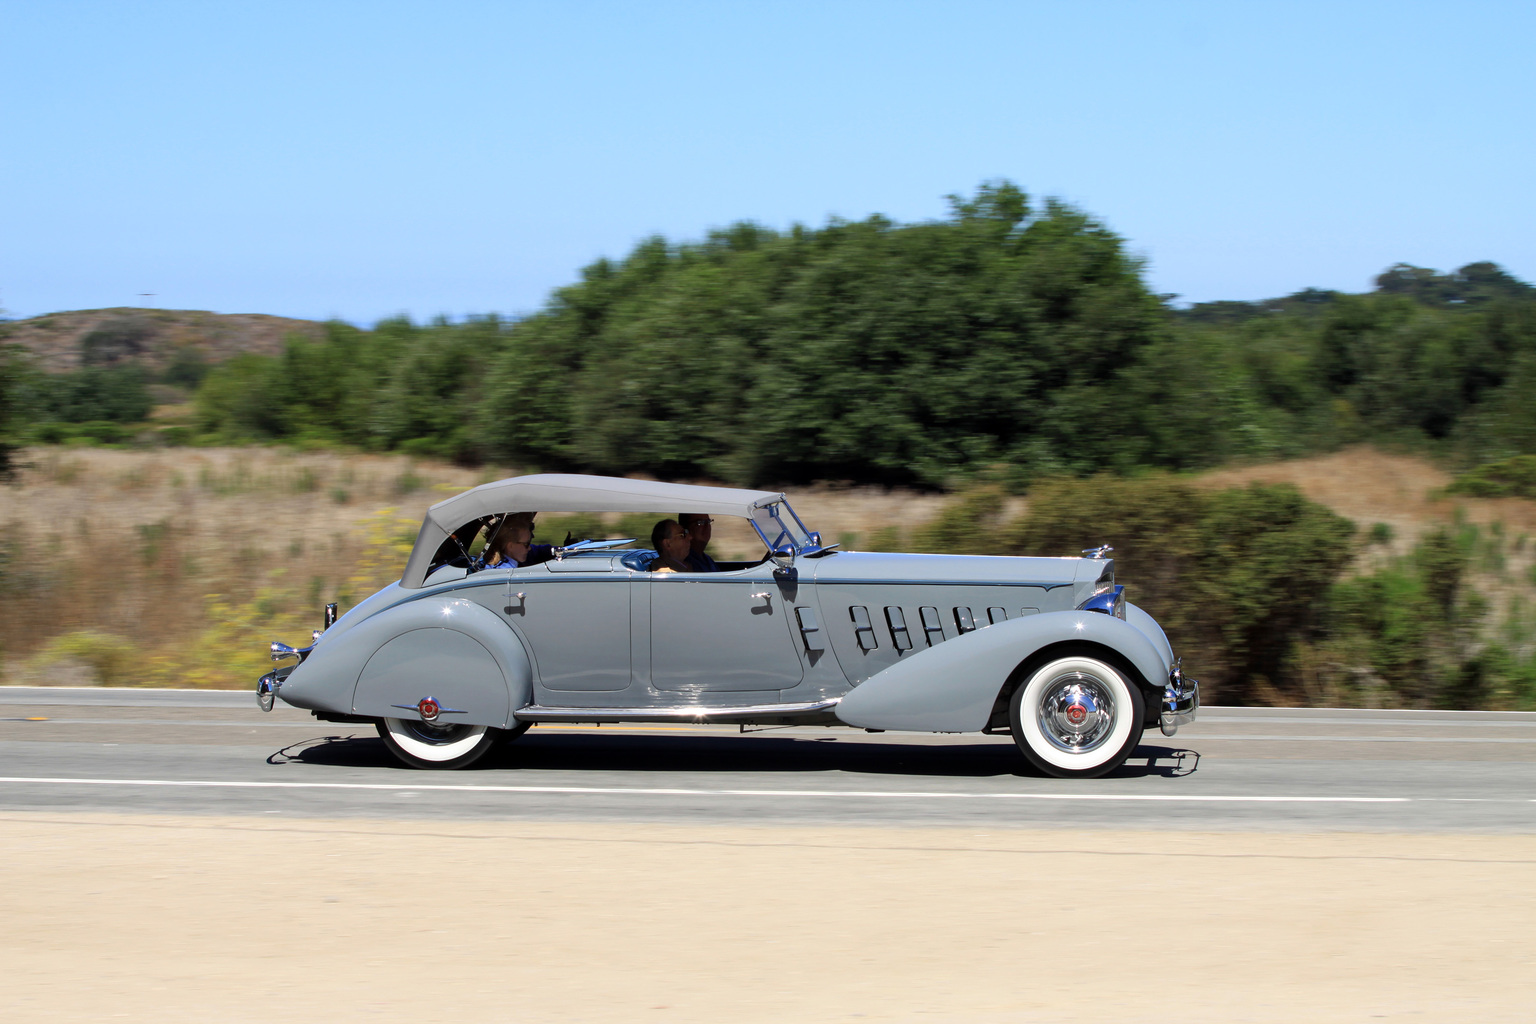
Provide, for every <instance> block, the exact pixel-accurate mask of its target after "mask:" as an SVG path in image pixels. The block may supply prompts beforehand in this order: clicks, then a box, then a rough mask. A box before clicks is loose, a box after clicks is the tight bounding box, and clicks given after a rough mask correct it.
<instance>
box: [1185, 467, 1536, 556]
mask: <svg viewBox="0 0 1536 1024" xmlns="http://www.w3.org/2000/svg"><path fill="white" fill-rule="evenodd" d="M1450 482H1451V476H1450V474H1449V473H1446V472H1445V471H1444V470H1441V469H1439V468H1437V467H1436V466H1434V465H1433V464H1432V463H1430V462H1428V461H1426V460H1424V459H1420V458H1414V457H1412V456H1407V455H1389V454H1387V453H1385V452H1381V451H1378V450H1376V449H1375V448H1371V447H1370V446H1368V445H1359V446H1356V447H1353V448H1346V449H1344V450H1342V451H1338V452H1334V453H1333V454H1331V455H1319V456H1316V457H1314V458H1309V459H1292V460H1290V461H1287V462H1271V463H1266V464H1264V465H1260V466H1244V467H1241V468H1234V469H1219V470H1215V471H1213V472H1210V473H1206V474H1203V475H1202V476H1200V477H1199V478H1197V479H1196V480H1195V483H1196V484H1197V485H1199V486H1201V487H1209V488H1213V489H1216V488H1223V487H1245V486H1247V485H1248V484H1250V483H1266V484H1277V483H1286V484H1291V485H1293V486H1295V487H1296V488H1297V489H1298V490H1299V491H1301V493H1302V494H1304V495H1306V496H1307V497H1308V498H1311V499H1312V500H1313V501H1315V502H1318V503H1319V504H1322V505H1327V506H1328V507H1329V508H1331V509H1333V510H1334V511H1335V512H1337V513H1339V514H1340V515H1343V516H1348V517H1349V518H1350V519H1353V520H1354V521H1355V522H1356V523H1358V524H1360V525H1361V526H1367V527H1368V526H1370V525H1372V524H1373V523H1386V524H1387V525H1388V526H1390V527H1392V530H1393V532H1394V534H1395V535H1396V538H1397V539H1396V547H1397V549H1398V550H1399V551H1400V552H1401V551H1407V550H1409V549H1411V548H1412V547H1413V542H1414V541H1415V540H1417V539H1418V537H1419V536H1420V534H1422V533H1424V531H1426V530H1429V529H1433V528H1434V527H1436V526H1441V525H1445V524H1448V523H1452V522H1454V521H1456V520H1457V519H1458V518H1460V519H1462V520H1464V521H1466V522H1470V523H1476V524H1477V525H1479V526H1492V525H1493V524H1494V523H1502V524H1503V529H1504V531H1505V532H1506V534H1508V535H1509V536H1511V537H1514V536H1518V535H1520V534H1522V533H1524V534H1536V502H1531V501H1526V500H1524V499H1522V498H1469V497H1466V496H1464V495H1453V496H1450V497H1446V496H1445V495H1443V494H1442V493H1440V492H1441V491H1442V490H1443V489H1444V488H1445V486H1446V485H1447V484H1449V483H1450Z"/></svg>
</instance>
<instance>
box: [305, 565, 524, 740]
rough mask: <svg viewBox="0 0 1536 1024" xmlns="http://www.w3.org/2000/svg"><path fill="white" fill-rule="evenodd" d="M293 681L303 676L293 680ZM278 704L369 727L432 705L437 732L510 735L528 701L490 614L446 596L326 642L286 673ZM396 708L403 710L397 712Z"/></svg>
mask: <svg viewBox="0 0 1536 1024" xmlns="http://www.w3.org/2000/svg"><path fill="white" fill-rule="evenodd" d="M301 673H302V674H301ZM289 679H290V680H296V684H295V686H294V687H293V688H292V689H290V688H289V686H288V683H287V681H285V682H284V684H283V690H282V692H281V696H282V698H283V700H285V701H287V702H288V703H290V704H293V705H295V706H296V707H301V708H308V709H310V710H312V711H328V712H332V713H335V714H356V715H364V716H367V717H370V718H414V717H417V714H418V713H417V712H416V711H415V710H413V709H414V708H415V706H416V705H417V704H418V702H420V701H421V699H422V698H424V697H431V698H432V699H433V700H434V701H436V703H437V704H438V706H439V707H440V708H445V709H451V710H452V711H454V712H460V713H456V714H448V713H444V714H443V715H442V716H441V718H439V720H438V721H439V722H440V723H442V724H464V725H489V726H495V727H497V728H509V727H511V726H512V725H513V723H514V721H515V719H514V718H513V717H512V712H513V711H514V710H515V709H517V708H520V707H522V706H523V705H525V704H527V703H529V702H530V701H531V700H532V699H533V668H532V664H531V662H530V661H529V658H528V655H527V653H526V652H525V651H524V650H523V645H522V643H521V642H520V641H519V640H518V638H517V636H516V634H514V633H513V632H512V630H510V629H509V628H507V625H506V623H504V622H502V621H501V620H500V619H499V618H497V617H496V615H495V614H494V613H492V612H490V611H489V610H487V609H485V608H483V607H481V606H480V605H478V604H475V603H474V602H472V601H466V600H463V599H462V598H454V597H452V596H451V595H448V594H443V595H441V596H435V597H427V598H423V599H421V600H417V601H408V602H406V603H404V604H400V605H396V606H395V607H393V608H389V609H386V610H384V611H382V612H380V613H378V614H376V615H373V616H371V617H369V618H368V619H366V620H364V621H363V622H360V623H358V624H357V625H356V626H354V627H352V628H351V629H349V630H347V631H346V632H345V633H343V634H341V635H340V636H337V637H333V638H327V639H326V642H323V643H321V644H320V645H319V646H318V647H316V648H315V650H314V652H313V653H312V654H311V655H310V656H309V658H307V659H306V660H305V662H304V664H302V665H300V666H299V667H298V668H297V669H295V670H294V673H293V675H291V676H289ZM397 704H403V705H407V707H404V708H401V707H396V706H395V705H397Z"/></svg>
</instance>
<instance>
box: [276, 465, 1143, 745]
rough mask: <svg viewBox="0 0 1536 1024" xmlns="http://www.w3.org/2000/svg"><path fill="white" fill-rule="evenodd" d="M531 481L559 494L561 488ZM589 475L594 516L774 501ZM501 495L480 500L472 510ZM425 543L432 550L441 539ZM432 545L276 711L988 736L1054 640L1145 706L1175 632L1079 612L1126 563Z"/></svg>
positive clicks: (316, 649)
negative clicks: (517, 558) (469, 559)
mask: <svg viewBox="0 0 1536 1024" xmlns="http://www.w3.org/2000/svg"><path fill="white" fill-rule="evenodd" d="M524 479H526V480H533V481H535V482H536V483H537V484H538V486H539V487H547V486H549V484H548V483H547V480H548V479H549V478H524ZM594 479H596V480H597V483H595V484H594V485H593V495H594V496H593V497H592V498H591V501H592V503H593V504H594V505H596V504H600V503H601V501H603V500H610V499H607V498H603V497H602V496H603V495H607V494H609V493H619V492H621V491H622V496H623V500H625V501H632V502H643V501H647V500H651V499H650V498H649V496H648V495H649V490H655V491H657V492H658V493H659V494H660V495H663V496H665V498H666V499H667V500H672V499H674V498H677V499H686V500H687V501H688V502H690V503H693V504H696V505H698V506H699V507H704V506H708V505H710V504H711V503H712V502H716V501H718V502H719V503H720V504H721V505H725V504H729V505H730V506H731V507H733V508H734V507H737V506H740V508H739V509H738V511H741V512H742V513H744V514H747V515H752V514H755V512H754V508H753V507H750V506H751V505H752V503H753V502H757V501H760V500H767V499H770V498H773V499H777V498H779V496H778V495H776V494H773V493H771V492H736V491H730V490H722V491H721V493H720V495H719V496H718V497H715V496H712V495H711V493H709V492H711V491H712V489H710V488H689V489H686V490H685V489H675V490H674V489H672V488H671V485H665V486H663V485H646V486H647V488H648V490H647V489H642V488H640V487H639V486H638V485H625V487H623V488H620V487H618V485H616V484H615V482H614V481H612V480H607V479H602V478H594ZM580 481H581V478H572V477H561V478H558V481H557V483H558V484H559V488H560V491H559V493H560V494H561V495H563V496H566V497H564V498H563V499H562V500H564V501H565V502H566V503H569V502H570V500H571V499H570V498H569V495H571V494H573V493H575V491H576V490H579V489H580V487H581V483H580ZM573 489H574V490H573ZM503 490H506V491H507V493H514V492H515V493H517V494H519V495H521V494H524V493H531V492H528V491H527V489H526V488H523V489H522V490H518V489H516V488H513V489H510V490H507V489H503ZM642 491H644V493H642ZM494 493H496V489H495V488H485V489H481V490H480V491H479V492H478V495H479V496H477V497H476V499H475V500H476V501H480V502H482V504H484V503H485V502H487V501H489V500H490V499H489V498H487V497H486V495H489V494H494ZM482 499H483V500H482ZM749 499H750V500H749ZM518 500H519V501H521V500H523V499H522V498H519V499H518ZM614 500H616V499H614ZM486 507H487V508H489V507H490V505H488V504H487V505H486ZM626 507H627V506H626ZM435 508H438V509H440V508H441V506H435ZM515 510H516V509H512V508H508V509H504V510H502V511H515ZM474 511H479V506H478V505H477V506H476V507H475V509H474ZM550 511H559V510H558V509H551V510H550ZM717 511H718V510H717ZM666 512H667V509H666V508H665V507H663V508H662V509H661V510H660V511H659V512H658V515H665V514H666ZM457 514H458V513H455V515H454V516H453V517H450V518H457ZM421 543H422V544H425V545H427V546H430V545H433V544H437V543H440V542H439V541H438V540H437V537H436V534H431V535H430V536H427V537H426V539H425V540H424V541H422V542H421ZM421 553H422V552H421V550H418V551H416V552H413V554H412V558H411V561H410V564H411V565H412V566H413V567H414V568H415V570H416V571H417V572H418V573H419V576H420V583H419V585H418V586H416V587H404V586H402V585H401V584H400V583H394V584H390V585H389V586H387V587H384V588H383V589H382V590H380V591H379V592H378V593H376V594H374V595H372V596H370V597H368V598H367V599H365V600H364V601H363V602H361V603H360V604H358V605H357V606H356V607H354V608H352V609H351V610H350V611H348V612H347V614H345V615H343V616H342V617H341V618H340V619H339V620H338V621H337V622H335V623H334V624H333V625H332V626H331V627H330V628H329V629H328V630H326V631H325V633H324V634H323V635H322V636H321V637H320V639H319V641H318V642H317V643H316V644H315V645H314V646H313V648H312V649H311V650H310V651H309V653H308V655H307V657H306V658H305V660H303V661H302V662H301V663H300V664H299V665H297V666H296V667H295V668H294V669H293V670H292V671H291V672H290V673H288V674H287V675H286V677H285V678H284V679H283V680H282V683H281V689H280V691H279V696H280V697H281V699H282V700H284V701H286V702H287V703H289V704H292V705H294V706H296V707H301V708H308V709H311V710H314V711H317V712H323V713H331V714H350V715H361V716H366V717H375V718H384V717H407V718H409V717H411V716H412V715H413V714H415V712H414V711H413V710H412V709H414V708H415V707H416V705H417V704H418V702H419V701H420V700H421V699H422V698H425V697H431V698H433V699H434V700H435V701H436V702H437V703H438V704H439V705H440V706H441V707H443V708H445V709H448V711H445V713H444V719H443V720H444V721H448V722H460V723H465V724H472V725H488V726H495V727H498V728H507V727H511V726H512V725H514V724H515V723H516V721H517V720H518V719H517V715H518V712H519V711H523V710H526V709H539V713H540V714H544V715H545V720H555V719H556V718H558V717H560V716H562V715H563V716H564V718H565V719H569V720H579V715H580V713H581V711H582V709H584V708H590V709H593V713H594V714H597V713H598V712H601V715H602V716H603V717H602V720H604V721H612V720H616V719H615V716H619V717H620V718H621V717H622V714H623V711H624V709H632V711H633V712H634V715H635V717H636V718H637V719H638V718H642V717H644V716H646V715H650V716H652V717H654V716H656V715H657V714H660V715H663V716H665V715H671V714H677V715H680V716H686V715H687V714H688V713H689V709H690V708H697V709H700V711H701V713H708V714H717V715H724V714H726V713H728V712H729V709H731V708H733V707H734V708H742V709H762V708H774V707H779V706H782V707H784V708H793V709H804V708H808V707H811V706H813V705H814V706H817V707H821V708H823V710H821V711H819V712H817V713H818V714H819V715H821V717H822V719H824V720H827V721H832V719H831V718H830V715H829V714H828V713H827V712H826V710H825V707H826V706H828V704H829V702H837V701H840V703H839V704H837V706H836V711H835V713H836V716H837V720H838V721H841V722H843V723H845V724H848V725H853V726H860V727H864V728H873V729H911V730H922V731H933V732H969V731H976V730H980V729H983V728H985V727H986V726H987V725H988V724H989V720H990V718H991V715H992V713H993V709H994V707H995V706H996V702H997V699H998V697H999V696H1000V694H1001V693H1002V691H1003V689H1004V687H1005V686H1006V685H1007V683H1008V681H1009V679H1010V678H1011V677H1012V676H1013V674H1014V673H1015V672H1016V670H1017V669H1018V668H1019V666H1020V665H1022V664H1023V663H1025V662H1026V661H1027V660H1029V659H1030V658H1031V657H1033V656H1035V655H1036V654H1037V653H1038V652H1040V651H1041V650H1043V649H1044V648H1047V647H1049V646H1051V645H1053V644H1061V643H1067V642H1087V643H1092V644H1097V645H1099V646H1101V647H1103V648H1105V649H1106V650H1110V651H1113V652H1115V653H1117V654H1118V655H1119V656H1120V657H1122V658H1124V659H1125V661H1126V662H1128V663H1129V664H1130V665H1131V666H1134V668H1135V671H1136V673H1137V674H1139V675H1140V677H1141V678H1140V679H1139V680H1137V682H1139V683H1141V685H1143V686H1144V687H1145V688H1146V689H1147V690H1148V691H1149V695H1150V691H1152V690H1153V689H1160V688H1161V687H1162V686H1163V685H1164V684H1165V683H1166V682H1167V679H1168V673H1169V669H1170V666H1171V664H1172V662H1173V652H1172V650H1171V648H1170V646H1169V644H1168V640H1167V637H1166V636H1164V634H1163V631H1162V629H1161V628H1160V627H1159V626H1158V625H1157V623H1156V622H1155V621H1153V619H1152V617H1151V616H1149V615H1148V614H1147V613H1146V612H1144V611H1142V610H1141V609H1140V608H1137V607H1136V606H1134V605H1130V604H1127V605H1126V606H1125V618H1124V619H1121V618H1118V617H1116V616H1115V615H1106V614H1102V613H1099V612H1089V611H1080V610H1078V609H1079V608H1080V606H1081V605H1082V604H1083V602H1084V601H1086V600H1087V599H1088V598H1090V597H1092V596H1093V595H1094V594H1095V592H1096V591H1099V590H1102V589H1103V588H1104V587H1105V586H1106V581H1107V583H1113V572H1114V563H1113V562H1112V561H1111V560H1109V559H1108V558H1104V557H1085V558H1019V557H993V556H963V555H917V554H881V553H868V552H838V551H828V550H827V549H820V548H818V549H815V550H814V551H811V550H809V549H808V552H807V553H803V554H800V555H798V556H795V555H781V556H778V558H777V561H778V562H779V563H781V564H777V565H776V564H775V562H774V561H765V562H763V563H761V564H754V565H743V564H738V565H736V566H735V567H734V568H728V569H726V570H725V571H722V572H718V573H707V574H706V573H701V574H692V573H656V572H650V571H648V569H647V568H646V566H648V565H649V560H650V559H649V556H650V555H651V554H652V553H650V552H644V551H636V550H606V551H604V550H590V551H582V552H579V553H572V554H570V555H567V556H566V557H564V558H562V559H561V560H558V561H551V562H545V563H542V564H539V565H532V566H521V567H517V568H513V569H510V570H507V569H492V570H485V571H481V572H469V573H466V572H465V571H464V570H463V569H462V568H459V569H453V568H451V567H444V568H441V569H431V568H430V565H429V564H428V563H424V562H422V559H421ZM791 562H792V563H793V568H792V569H790V568H787V564H788V563H791ZM530 713H531V712H530ZM798 713H800V712H799V711H789V712H786V714H789V715H793V714H798ZM740 717H741V713H737V714H736V715H735V716H734V717H733V720H734V719H735V718H740ZM778 717H779V716H771V715H768V714H767V713H765V720H768V719H769V718H772V720H778Z"/></svg>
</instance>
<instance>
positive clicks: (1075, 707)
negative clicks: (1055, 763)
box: [1039, 672, 1115, 754]
mask: <svg viewBox="0 0 1536 1024" xmlns="http://www.w3.org/2000/svg"><path fill="white" fill-rule="evenodd" d="M1039 722H1040V732H1041V733H1042V734H1044V736H1045V738H1046V739H1047V740H1049V741H1050V743H1051V745H1052V746H1054V747H1056V748H1057V749H1058V750H1064V751H1066V752H1068V753H1070V754H1082V753H1086V752H1087V751H1090V750H1093V749H1095V748H1096V747H1098V746H1100V745H1101V744H1103V743H1104V741H1105V740H1106V739H1108V738H1109V732H1110V728H1111V727H1112V726H1113V725H1114V722H1115V699H1114V696H1113V695H1112V694H1111V692H1110V689H1109V687H1108V686H1106V685H1104V682H1103V681H1102V680H1100V679H1096V678H1094V677H1093V676H1090V675H1087V674H1085V673H1083V672H1069V673H1067V674H1066V675H1064V676H1060V677H1058V678H1056V679H1052V680H1051V681H1050V682H1049V683H1047V684H1046V687H1045V690H1044V692H1043V693H1042V694H1041V699H1040V714H1039Z"/></svg>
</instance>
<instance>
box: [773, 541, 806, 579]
mask: <svg viewBox="0 0 1536 1024" xmlns="http://www.w3.org/2000/svg"><path fill="white" fill-rule="evenodd" d="M768 557H769V558H771V559H773V578H774V579H776V580H778V581H779V582H780V583H793V582H795V581H796V580H798V579H799V578H800V571H799V570H798V569H796V568H795V549H794V548H792V547H782V548H779V549H778V550H776V551H770V552H769V553H768Z"/></svg>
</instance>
